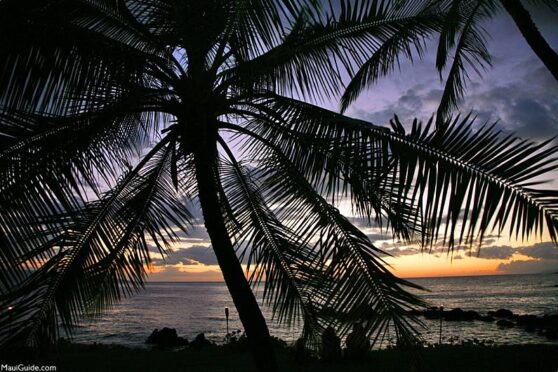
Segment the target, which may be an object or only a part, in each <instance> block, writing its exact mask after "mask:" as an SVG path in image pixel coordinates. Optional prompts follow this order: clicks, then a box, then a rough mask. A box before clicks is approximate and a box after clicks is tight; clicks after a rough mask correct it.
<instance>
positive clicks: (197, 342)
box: [190, 333, 213, 349]
mask: <svg viewBox="0 0 558 372" xmlns="http://www.w3.org/2000/svg"><path fill="white" fill-rule="evenodd" d="M211 345H213V343H212V342H211V341H209V340H208V339H206V338H205V334H204V333H200V334H199V335H197V336H196V338H194V341H192V342H191V343H190V347H191V348H194V349H202V348H205V347H208V346H211Z"/></svg>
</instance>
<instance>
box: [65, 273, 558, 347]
mask: <svg viewBox="0 0 558 372" xmlns="http://www.w3.org/2000/svg"><path fill="white" fill-rule="evenodd" d="M411 281H412V282H415V283H417V284H419V285H421V286H423V287H425V288H427V289H428V290H429V292H421V296H422V297H423V298H424V299H425V300H426V301H427V302H428V303H429V304H431V305H432V306H440V305H442V306H444V308H445V309H448V310H449V309H454V308H458V307H459V308H461V309H463V310H475V311H478V312H479V313H481V314H485V313H486V312H488V311H490V310H498V309H501V308H504V309H509V310H512V311H513V312H514V313H516V314H534V315H544V314H556V313H558V274H537V275H499V276H471V277H445V278H420V279H411ZM225 307H228V308H229V309H230V320H229V327H230V330H231V331H233V330H237V329H242V327H241V324H240V321H239V320H238V314H237V313H236V311H235V309H234V305H233V303H232V300H231V298H230V296H229V294H228V291H227V288H226V286H225V285H224V283H148V284H147V285H146V289H145V290H144V291H142V292H140V293H139V294H137V295H135V296H133V297H130V298H127V299H124V300H123V301H122V302H120V303H119V304H118V305H116V306H115V307H114V308H113V309H111V310H109V311H108V312H106V313H105V314H104V315H102V316H101V317H99V318H95V319H87V320H85V321H84V322H83V323H82V324H81V325H80V326H78V327H77V328H76V329H75V331H74V334H73V338H72V339H73V341H74V342H79V343H94V342H96V343H103V344H119V345H125V346H131V347H145V344H144V342H145V339H146V338H147V337H148V336H149V334H150V333H151V332H152V331H153V330H154V329H155V328H159V329H160V328H163V327H170V328H176V330H177V332H178V334H179V335H180V336H183V337H186V338H188V339H189V340H192V339H193V338H194V337H195V336H196V335H197V334H199V333H202V332H203V333H205V336H206V337H207V338H208V339H209V340H211V341H214V342H222V341H223V339H224V337H225V335H226V321H225V311H224V309H225ZM264 313H265V315H266V317H267V319H271V312H270V311H269V309H265V308H264ZM421 319H422V320H423V321H424V323H425V326H426V328H425V329H421V334H422V336H423V338H424V339H425V341H427V342H431V343H436V342H438V339H439V332H440V329H439V324H440V323H439V321H437V320H425V319H424V318H421ZM268 325H269V328H270V332H271V334H272V335H274V336H277V337H279V338H281V339H283V340H286V341H294V340H296V339H297V338H298V336H299V334H300V332H299V329H300V325H298V326H297V325H295V326H293V327H286V326H284V325H280V324H277V323H276V322H274V321H273V320H269V322H268ZM442 339H443V342H446V343H447V342H454V343H455V342H460V341H467V340H473V339H477V340H479V341H481V342H482V341H493V342H494V343H497V344H527V343H557V342H556V341H554V342H553V341H549V340H547V339H546V338H545V337H544V336H541V335H538V334H537V333H536V332H535V333H527V332H525V331H524V330H523V329H521V328H519V327H518V328H509V329H501V328H500V327H498V326H497V325H496V324H495V323H485V322H480V321H471V322H465V321H461V322H444V323H443V324H442Z"/></svg>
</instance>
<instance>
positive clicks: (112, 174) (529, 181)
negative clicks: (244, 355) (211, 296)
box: [0, 0, 558, 370]
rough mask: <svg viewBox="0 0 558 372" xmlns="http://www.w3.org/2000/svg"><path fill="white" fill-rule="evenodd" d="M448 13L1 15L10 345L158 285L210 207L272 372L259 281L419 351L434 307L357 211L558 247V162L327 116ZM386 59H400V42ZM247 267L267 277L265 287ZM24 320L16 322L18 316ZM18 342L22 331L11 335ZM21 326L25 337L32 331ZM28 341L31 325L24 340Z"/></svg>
mask: <svg viewBox="0 0 558 372" xmlns="http://www.w3.org/2000/svg"><path fill="white" fill-rule="evenodd" d="M444 12H445V10H444V9H443V8H440V7H438V6H437V5H436V6H434V5H432V4H430V3H429V2H425V3H421V4H418V3H415V4H403V5H401V4H399V3H398V4H394V5H392V4H389V3H384V2H383V1H360V2H345V1H339V2H337V3H335V2H333V1H332V2H331V5H330V6H326V7H323V6H320V5H319V4H316V3H315V2H314V1H303V0H236V1H226V0H222V1H220V0H211V1H209V0H208V1H196V0H191V1H190V0H182V1H174V0H129V1H124V0H80V1H70V0H52V1H46V2H45V1H35V0H26V1H21V0H3V1H0V21H1V22H0V38H1V40H2V45H3V48H2V49H1V51H0V53H1V54H0V55H1V58H0V73H1V75H0V191H1V192H0V242H1V246H2V250H1V251H0V255H1V260H0V265H1V266H0V289H1V292H0V293H1V296H2V297H1V301H0V308H1V309H2V310H0V340H1V342H2V344H5V343H7V342H23V343H26V344H29V345H39V346H40V345H44V344H46V343H48V342H49V341H52V340H54V339H55V338H56V335H57V332H58V325H61V326H62V327H65V329H66V330H67V332H71V327H72V325H74V324H76V323H77V322H79V320H80V319H81V317H82V316H83V315H84V314H97V313H99V312H100V311H102V310H104V309H106V308H107V307H110V306H111V305H112V304H114V303H115V301H117V300H119V299H120V298H121V297H122V296H125V295H129V294H131V293H134V292H135V291H137V290H138V289H140V288H141V287H142V286H143V283H144V280H145V278H146V275H147V272H148V267H149V264H150V260H151V256H152V254H153V250H154V249H155V250H158V251H160V252H161V253H163V254H164V253H166V252H168V250H169V249H170V248H171V247H172V245H173V243H175V242H177V241H178V239H179V237H180V234H181V233H187V232H188V231H189V224H190V223H191V221H192V214H191V213H190V211H189V209H188V208H191V205H192V204H196V203H199V205H200V207H201V209H202V212H203V217H204V223H205V227H206V229H207V232H208V234H209V237H210V239H211V243H212V247H213V250H214V252H215V255H216V257H217V260H218V263H219V266H220V268H221V271H222V273H223V277H224V279H225V282H226V284H227V286H228V288H229V291H230V293H231V296H232V299H233V301H234V303H235V306H236V307H237V309H238V312H239V316H240V319H241V321H242V324H243V326H244V328H245V331H246V334H247V336H248V339H249V341H250V344H251V348H252V351H253V353H254V357H255V361H256V365H257V367H258V368H259V369H260V370H264V369H266V370H273V369H274V366H275V362H274V356H273V350H272V348H271V344H270V337H269V331H268V329H267V325H266V322H265V319H264V317H263V316H262V314H261V311H260V309H259V306H258V303H257V301H256V298H255V297H254V295H253V293H252V291H251V289H250V285H251V284H252V285H258V283H263V286H264V300H265V301H266V302H267V303H269V304H270V306H271V307H272V308H273V310H274V313H275V315H276V317H277V318H278V319H279V320H280V321H283V322H286V323H289V324H290V323H292V322H295V321H297V320H299V319H302V320H303V322H304V332H303V336H304V340H305V342H307V345H308V346H313V345H314V344H315V343H316V342H317V340H318V339H319V338H318V335H319V334H320V332H321V331H322V330H324V329H326V328H327V327H330V326H332V327H334V328H335V329H337V331H338V332H340V334H345V333H346V332H347V331H348V330H350V328H351V326H352V323H353V322H354V320H355V319H359V320H362V321H363V322H364V328H365V330H366V332H367V333H368V334H369V335H371V336H374V339H375V340H378V339H379V338H380V337H382V335H384V334H385V333H386V331H387V330H388V328H390V329H395V332H396V334H397V336H398V338H399V340H400V341H401V342H403V343H406V342H407V343H408V342H412V341H413V338H414V337H415V334H416V332H415V330H414V327H415V326H416V324H415V323H414V322H413V319H412V318H409V317H408V316H407V310H408V309H409V308H410V307H412V306H416V305H419V304H421V303H422V302H421V301H420V300H419V299H417V298H416V297H415V296H413V295H411V294H409V292H407V290H406V287H413V285H412V284H411V283H409V282H406V281H404V280H401V279H398V278H396V277H395V276H393V275H392V274H391V272H390V271H389V270H388V268H387V267H386V265H385V262H384V261H383V259H382V255H383V253H382V251H381V250H379V249H378V248H377V247H376V246H374V244H373V243H372V242H371V241H370V240H369V239H368V237H367V236H366V234H364V233H363V232H362V231H361V230H359V228H357V227H356V226H355V225H354V224H353V223H351V221H350V219H349V218H348V217H346V216H345V215H343V213H341V212H340V211H339V209H338V207H339V206H340V205H341V204H342V203H344V202H349V204H350V205H351V209H352V213H353V214H354V215H356V216H358V217H360V218H361V219H362V220H365V221H367V222H368V223H369V224H371V225H372V224H373V225H374V226H379V227H386V228H389V229H391V230H392V231H393V235H394V237H396V238H398V239H401V240H403V241H405V242H418V243H421V244H422V246H423V247H426V248H427V247H429V246H431V245H432V243H433V242H435V241H438V239H442V238H444V239H445V241H446V243H447V245H448V247H449V249H454V247H456V246H459V245H461V244H471V245H472V244H473V242H478V241H481V240H482V237H483V235H484V234H485V232H487V231H491V230H496V231H497V232H498V233H501V232H503V231H504V230H506V231H507V230H508V229H509V231H510V233H512V234H514V235H517V236H519V237H523V238H528V237H530V236H532V235H541V234H542V233H543V232H544V231H547V232H548V233H549V234H550V236H551V237H552V238H553V239H554V240H556V230H557V228H558V218H557V213H558V200H557V198H556V196H555V192H554V191H552V190H544V189H542V188H540V187H539V188H535V187H533V185H534V183H535V181H534V179H535V178H536V179H538V177H541V176H545V175H548V173H549V172H551V171H553V170H555V169H556V168H558V164H557V161H556V159H555V158H554V157H553V156H554V155H553V154H554V152H555V151H556V147H555V146H552V145H550V143H549V142H547V143H542V144H535V143H531V142H529V141H524V140H520V139H518V138H516V137H513V136H509V137H505V138H501V137H500V136H499V135H498V132H497V131H496V130H495V129H494V128H493V126H489V125H485V126H482V127H481V128H480V129H478V128H475V130H473V127H472V126H473V122H474V120H473V119H472V118H470V117H465V118H461V119H460V118H455V119H453V120H452V121H450V122H448V123H447V125H446V126H444V128H442V129H433V128H432V125H431V122H429V123H427V124H426V125H422V124H421V123H420V122H418V121H415V122H414V123H413V125H412V129H411V130H410V131H406V130H405V129H404V127H403V125H402V124H401V123H400V121H399V120H398V119H397V117H396V118H394V120H393V122H392V127H391V128H387V127H381V126H377V125H373V124H371V123H368V122H364V121H360V120H356V119H352V118H349V117H347V116H344V115H341V114H338V113H335V112H332V111H329V110H326V109H324V108H322V107H320V106H319V105H316V104H315V103H312V102H313V101H312V100H315V99H317V100H320V99H321V100H324V99H327V98H328V97H330V96H335V95H337V94H338V93H340V90H341V88H342V86H343V81H344V76H346V75H348V76H351V75H353V74H354V72H355V71H356V70H357V69H358V68H359V67H360V66H362V65H363V64H365V63H367V62H368V61H370V59H373V58H375V56H376V55H377V54H376V53H375V52H376V51H377V50H380V49H381V50H385V48H389V45H390V41H391V40H393V39H394V35H399V34H400V33H408V32H413V35H415V36H412V35H410V34H409V35H410V36H409V40H411V41H412V45H414V46H415V47H416V48H421V45H422V44H421V40H422V38H423V37H424V36H426V35H428V34H430V33H432V32H435V31H436V30H439V28H440V24H441V20H442V19H443V17H445V15H446V14H445V13H444ZM386 45H388V46H387V47H386ZM241 262H245V263H246V265H247V271H246V273H247V275H245V270H244V269H243V267H242V265H241ZM6 309H9V310H6ZM8 324H9V325H10V327H9V328H8V327H7V325H8ZM11 326H13V327H11ZM10 330H16V331H15V332H10Z"/></svg>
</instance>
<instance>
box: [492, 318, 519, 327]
mask: <svg viewBox="0 0 558 372" xmlns="http://www.w3.org/2000/svg"><path fill="white" fill-rule="evenodd" d="M496 325H498V327H503V328H511V327H513V326H515V323H514V322H510V321H509V320H506V319H500V320H499V321H497V322H496Z"/></svg>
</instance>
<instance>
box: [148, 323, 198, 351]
mask: <svg viewBox="0 0 558 372" xmlns="http://www.w3.org/2000/svg"><path fill="white" fill-rule="evenodd" d="M145 343H146V344H153V345H157V346H161V347H175V346H186V345H188V340H187V339H185V338H183V337H178V334H177V333H176V329H174V328H167V327H165V328H163V329H161V330H158V329H155V330H154V331H153V332H152V333H151V335H149V337H148V338H147V340H145Z"/></svg>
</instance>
